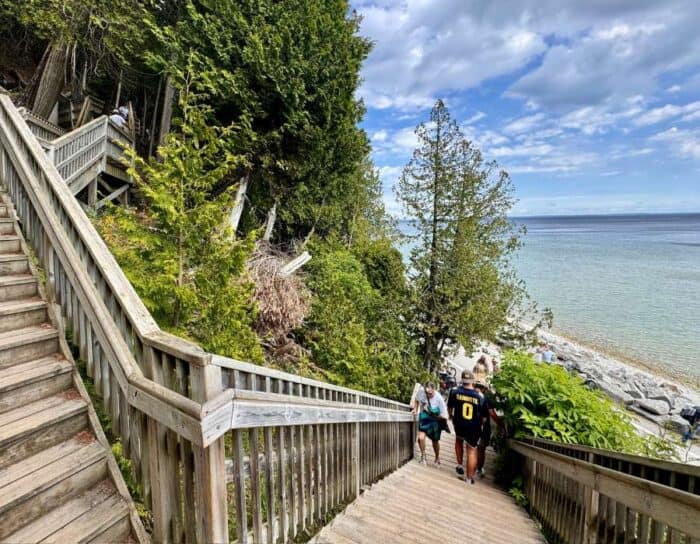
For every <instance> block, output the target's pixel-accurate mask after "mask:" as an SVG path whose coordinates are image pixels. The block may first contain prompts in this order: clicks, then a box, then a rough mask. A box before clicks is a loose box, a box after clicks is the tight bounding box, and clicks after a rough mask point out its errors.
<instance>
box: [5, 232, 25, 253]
mask: <svg viewBox="0 0 700 544" xmlns="http://www.w3.org/2000/svg"><path fill="white" fill-rule="evenodd" d="M21 247H22V246H21V245H20V238H19V236H17V235H16V234H0V253H16V252H18V251H20V249H21Z"/></svg>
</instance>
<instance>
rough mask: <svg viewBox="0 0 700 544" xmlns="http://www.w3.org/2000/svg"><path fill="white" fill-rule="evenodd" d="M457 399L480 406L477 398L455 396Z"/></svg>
mask: <svg viewBox="0 0 700 544" xmlns="http://www.w3.org/2000/svg"><path fill="white" fill-rule="evenodd" d="M455 398H456V399H457V400H461V401H463V402H471V403H472V404H479V399H477V398H475V397H470V396H469V395H455Z"/></svg>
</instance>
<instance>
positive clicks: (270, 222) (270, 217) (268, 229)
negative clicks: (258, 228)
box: [262, 202, 277, 242]
mask: <svg viewBox="0 0 700 544" xmlns="http://www.w3.org/2000/svg"><path fill="white" fill-rule="evenodd" d="M276 220H277V202H275V203H274V204H273V206H272V208H270V211H269V212H268V213H267V224H266V225H265V234H263V238H262V239H263V241H264V242H269V241H270V238H272V230H273V229H274V228H275V221H276Z"/></svg>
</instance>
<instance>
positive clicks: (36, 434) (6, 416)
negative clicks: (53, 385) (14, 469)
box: [0, 390, 87, 468]
mask: <svg viewBox="0 0 700 544" xmlns="http://www.w3.org/2000/svg"><path fill="white" fill-rule="evenodd" d="M86 425H87V403H86V402H85V401H84V400H83V399H82V398H80V395H79V394H78V393H77V391H75V390H69V391H66V392H64V393H60V394H58V395H54V396H51V397H47V398H45V399H41V400H38V401H35V402H30V403H28V404H25V405H23V406H20V407H18V408H15V409H14V410H9V411H7V412H4V413H0V468H1V467H5V466H8V465H10V464H12V463H15V462H17V461H18V460H19V459H22V458H24V457H26V456H28V455H31V454H33V453H36V452H37V451H40V450H42V449H45V448H47V447H50V446H53V445H55V444H57V443H58V442H61V441H63V440H65V439H66V438H68V437H70V436H73V435H74V434H75V433H76V432H78V431H81V430H83V429H84V428H85V427H86Z"/></svg>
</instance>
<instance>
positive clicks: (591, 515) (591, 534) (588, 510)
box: [582, 453, 599, 544]
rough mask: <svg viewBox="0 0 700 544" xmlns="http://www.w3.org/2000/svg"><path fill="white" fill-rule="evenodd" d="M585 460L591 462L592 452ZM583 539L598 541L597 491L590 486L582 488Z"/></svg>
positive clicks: (585, 542)
mask: <svg viewBox="0 0 700 544" xmlns="http://www.w3.org/2000/svg"><path fill="white" fill-rule="evenodd" d="M587 461H588V462H589V463H591V464H593V461H594V459H593V453H589V454H588V458H587ZM583 489H584V491H583V539H582V542H583V543H584V544H595V543H596V542H597V541H598V535H597V530H596V528H597V524H596V520H597V518H598V500H599V495H598V492H597V491H596V490H595V489H593V488H592V487H587V486H586V487H584V488H583Z"/></svg>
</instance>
